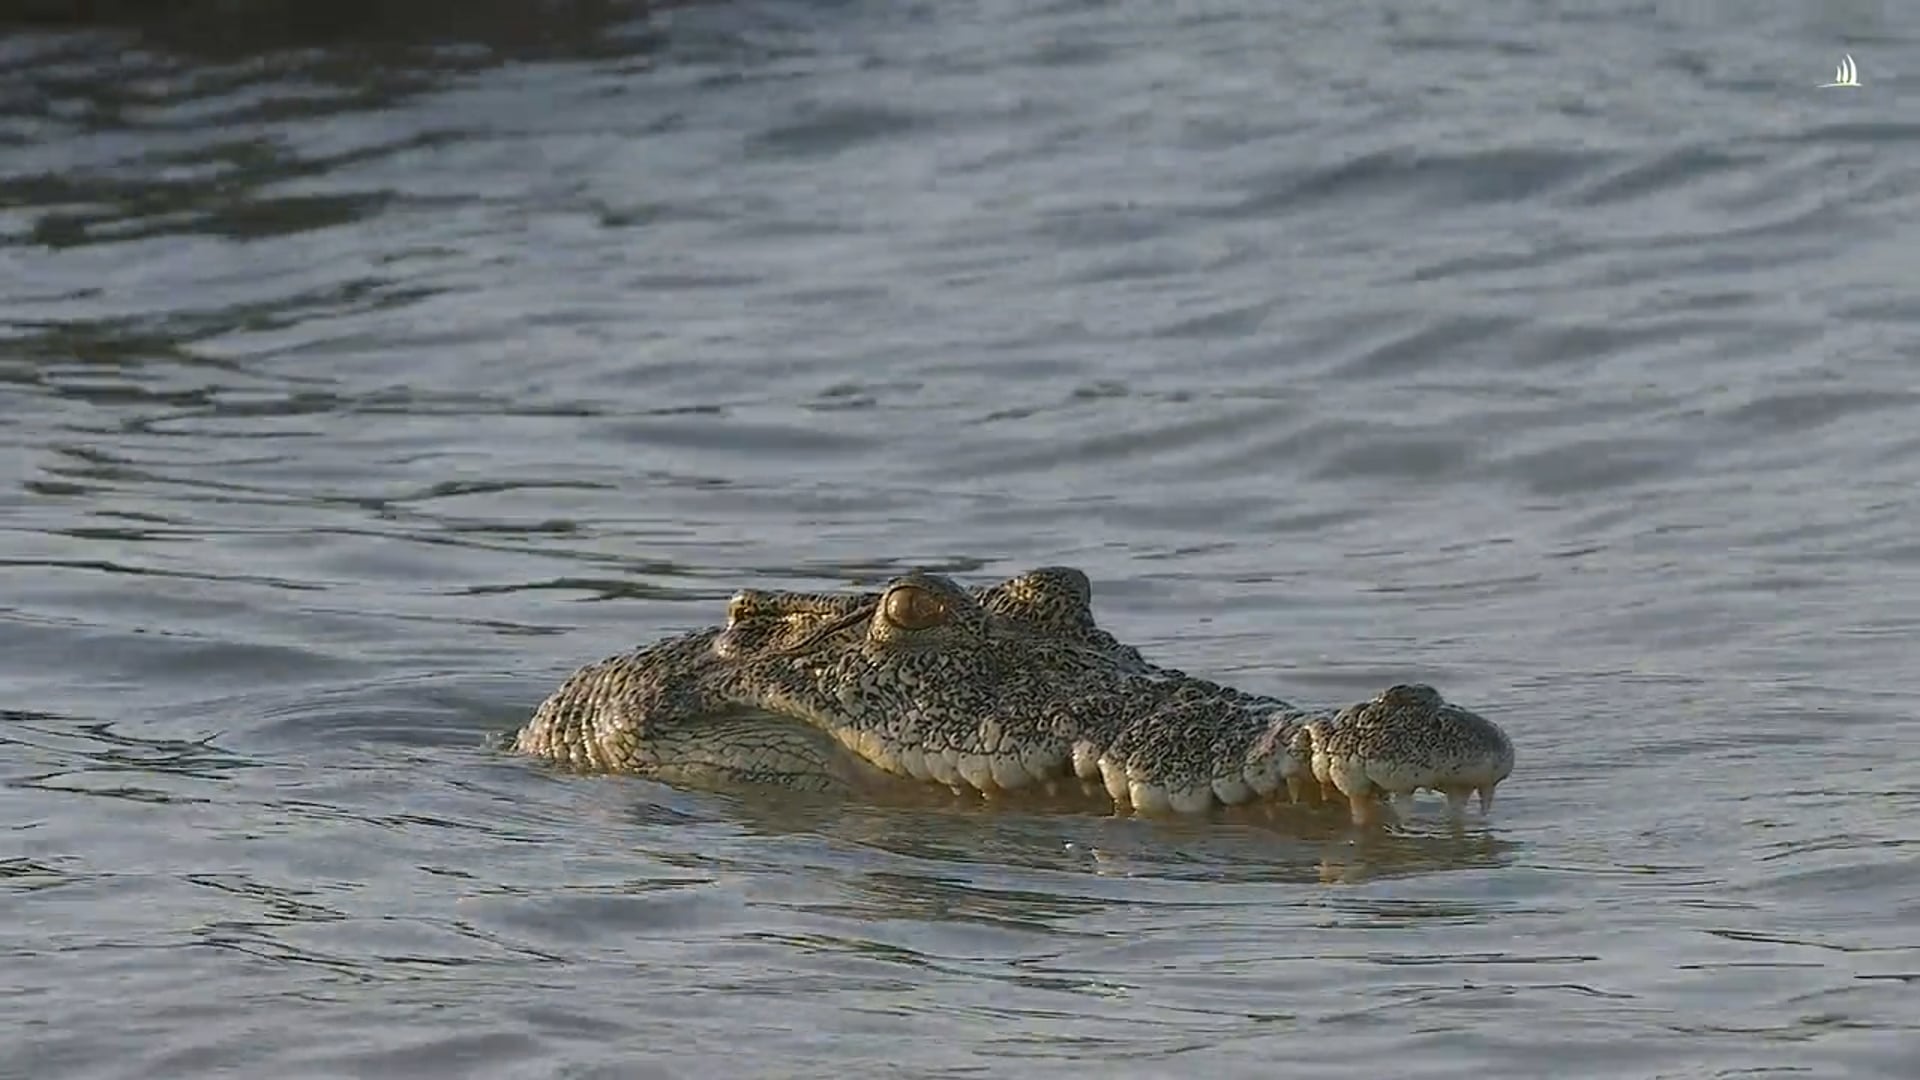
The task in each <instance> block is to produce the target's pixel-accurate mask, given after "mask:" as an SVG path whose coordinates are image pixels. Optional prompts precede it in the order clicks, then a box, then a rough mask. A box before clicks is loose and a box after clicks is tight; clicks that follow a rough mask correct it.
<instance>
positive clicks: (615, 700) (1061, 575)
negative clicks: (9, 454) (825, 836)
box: [515, 567, 1513, 821]
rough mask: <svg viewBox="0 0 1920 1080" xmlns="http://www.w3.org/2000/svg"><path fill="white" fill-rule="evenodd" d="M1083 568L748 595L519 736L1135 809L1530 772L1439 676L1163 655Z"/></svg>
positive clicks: (805, 779)
mask: <svg viewBox="0 0 1920 1080" xmlns="http://www.w3.org/2000/svg"><path fill="white" fill-rule="evenodd" d="M1091 599H1092V590H1091V588H1090V587H1089V585H1088V582H1087V577H1086V575H1085V574H1083V573H1081V572H1080V571H1078V570H1074V569H1071V568H1069V567H1043V568H1041V569H1038V570H1034V571H1031V572H1029V573H1026V574H1022V575H1020V576H1018V577H1014V578H1011V579H1008V580H1007V581H1003V582H1000V583H999V584H996V585H992V586H988V587H984V588H977V589H971V590H969V589H963V588H960V587H959V586H957V585H955V584H954V583H953V582H951V581H949V580H948V579H946V578H944V577H941V576H938V575H934V574H923V573H913V574H908V575H906V576H904V577H900V578H897V579H895V580H894V581H892V582H890V583H888V585H887V587H886V588H885V589H883V590H881V591H879V592H867V593H768V592H759V591H753V590H749V591H745V592H741V593H739V594H737V595H735V596H734V598H733V599H732V601H731V602H730V603H729V604H728V605H727V623H726V625H725V626H724V627H718V628H712V629H706V630H699V631H695V632H693V633H690V634H686V635H683V636H681V637H677V638H671V639H668V640H666V641H662V642H659V643H657V644H654V645H650V646H647V647H645V648H641V649H638V650H636V651H634V652H631V653H628V654H625V655H622V656H617V657H613V658H610V659H607V660H603V661H601V662H600V663H597V664H592V665H589V666H587V667H584V668H581V669H580V670H579V671H576V672H575V673H574V674H573V675H572V676H571V677H569V678H568V679H567V680H566V682H565V683H563V684H562V685H561V686H560V688H559V689H558V690H556V691H555V692H554V693H553V695H552V696H551V697H549V698H548V699H547V700H546V701H545V702H543V703H542V704H541V705H540V707H539V708H538V709H537V710H536V711H535V713H534V715H533V718H532V719H531V720H530V721H529V722H528V723H527V725H526V726H525V727H524V728H523V729H521V731H520V733H519V735H518V737H517V739H516V742H515V745H516V747H517V749H519V750H520V751H521V752H524V753H528V754H535V755H539V756H541V757H546V758H549V759H552V760H555V761H559V762H562V763H565V764H568V765H571V766H574V767H576V768H580V769H586V770H594V771H616V772H636V773H644V774H650V775H656V776H660V777H662V778H666V779H674V778H685V779H715V778H719V779H733V780H749V781H761V782H768V783H777V784H785V785H789V786H798V787H808V788H816V789H818V788H828V787H832V788H860V787H863V786H867V785H871V784H874V783H876V782H895V783H897V782H900V781H902V780H915V781H924V782H934V783H940V784H945V785H948V786H950V787H952V788H954V789H956V790H969V789H971V790H977V791H980V792H984V793H989V794H991V793H995V792H998V791H1003V790H1006V791H1010V790H1016V789H1022V788H1028V787H1033V786H1050V785H1053V784H1056V783H1057V782H1060V781H1071V780H1074V779H1076V778H1077V779H1078V780H1079V781H1082V782H1084V783H1085V785H1086V786H1087V787H1088V788H1090V789H1096V790H1103V791H1104V792H1105V794H1106V795H1107V796H1108V797H1110V798H1111V799H1112V800H1113V802H1114V804H1115V805H1116V806H1117V807H1120V808H1128V807H1131V808H1133V809H1134V810H1136V811H1143V812H1166V811H1173V812H1180V813H1194V812H1199V811H1203V810H1206V809H1207V808H1209V807H1211V806H1212V805H1214V804H1215V803H1216V802H1217V803H1225V804H1229V805H1231V804H1236V803H1243V802H1249V801H1252V800H1254V799H1259V798H1263V797H1268V796H1275V795H1277V794H1279V793H1282V792H1284V793H1286V795H1287V797H1290V798H1292V799H1294V800H1296V801H1298V800H1301V799H1308V800H1314V799H1317V798H1319V797H1321V796H1327V797H1336V798H1344V799H1345V800H1346V801H1347V802H1348V803H1349V804H1350V806H1351V808H1352V812H1353V815H1354V817H1355V820H1357V821H1371V820H1374V819H1375V817H1376V810H1377V808H1378V807H1379V805H1380V799H1381V797H1382V796H1388V795H1396V794H1410V793H1411V792H1413V791H1414V790H1416V789H1422V788H1424V789H1428V790H1433V791H1439V792H1441V793H1443V794H1445V795H1446V796H1447V799H1448V802H1449V805H1450V808H1451V809H1452V811H1453V812H1454V813H1455V814H1456V815H1457V814H1458V813H1460V812H1461V811H1462V810H1463V809H1464V807H1465V805H1466V802H1467V798H1468V796H1469V795H1471V794H1474V793H1478V794H1479V796H1480V803H1481V807H1482V809H1483V811H1484V810H1485V809H1486V808H1487V807H1488V806H1489V805H1490V803H1491V800H1492V796H1493V789H1494V786H1495V785H1496V784H1498V783H1499V782H1500V781H1502V780H1504V779H1505V778H1506V777H1507V775H1508V773H1510V772H1511V771H1512V770H1513V746H1512V743H1511V742H1509V741H1508V739H1507V736H1506V734H1505V733H1504V732H1502V731H1501V730H1500V728H1499V727H1498V726H1496V725H1495V724H1494V723H1492V722H1491V721H1489V720H1486V719H1485V718H1483V717H1480V716H1478V715H1476V714H1474V713H1472V712H1469V711H1467V710H1466V709H1463V708H1460V707H1459V706H1457V705H1453V704H1450V703H1448V702H1446V701H1444V700H1443V699H1442V698H1441V697H1440V695H1439V694H1438V693H1437V692H1435V691H1434V690H1433V689H1432V688H1431V687H1427V686H1421V685H1402V686H1395V687H1392V688H1390V689H1388V690H1386V691H1384V692H1383V693H1381V694H1380V695H1379V696H1377V697H1375V698H1373V699H1372V700H1370V701H1366V702H1361V703H1359V704H1356V705H1352V706H1349V707H1347V708H1344V709H1326V710H1317V711H1314V710H1304V709H1299V708H1296V707H1294V706H1292V705H1289V704H1287V703H1286V702H1284V701H1280V700H1279V699H1277V698H1272V697H1264V696H1260V695H1255V694H1248V693H1243V692H1241V691H1239V690H1234V689H1232V688H1230V687H1225V686H1220V685H1218V684H1216V683H1212V682H1208V681H1206V680H1204V679H1198V678H1194V677H1192V676H1190V675H1187V674H1185V673H1184V672H1180V671H1174V670H1171V669H1168V668H1162V667H1158V666H1156V665H1154V664H1152V663H1149V662H1148V661H1147V660H1145V659H1144V658H1142V657H1141V655H1140V653H1139V652H1138V651H1137V650H1135V649H1133V648H1132V647H1130V646H1127V645H1123V644H1121V643H1120V642H1119V641H1117V640H1116V639H1115V638H1114V637H1113V636H1112V635H1111V634H1108V633H1107V632H1106V631H1104V630H1101V629H1100V628H1099V627H1097V626H1096V625H1095V624H1094V620H1093V613H1092V609H1091V606H1090V605H1091Z"/></svg>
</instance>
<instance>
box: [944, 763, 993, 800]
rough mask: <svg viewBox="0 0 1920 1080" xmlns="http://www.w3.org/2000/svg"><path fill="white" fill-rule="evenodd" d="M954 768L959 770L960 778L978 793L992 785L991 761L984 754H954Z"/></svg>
mask: <svg viewBox="0 0 1920 1080" xmlns="http://www.w3.org/2000/svg"><path fill="white" fill-rule="evenodd" d="M953 764H954V767H955V768H956V769H958V770H959V772H960V778H961V779H962V780H965V781H966V782H967V783H968V784H970V785H972V786H973V787H974V788H976V789H977V790H980V791H986V790H988V789H990V788H992V787H993V786H994V785H993V761H992V760H991V759H990V758H988V757H987V755H985V754H956V755H955V757H954V762H953Z"/></svg>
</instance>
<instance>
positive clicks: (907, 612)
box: [880, 585, 947, 630]
mask: <svg viewBox="0 0 1920 1080" xmlns="http://www.w3.org/2000/svg"><path fill="white" fill-rule="evenodd" d="M880 608H881V611H882V613H883V614H885V615H886V617H887V621H888V622H890V623H892V624H893V625H895V626H897V627H899V628H900V629H902V630H925V629H927V628H928V627H930V626H938V625H939V624H941V623H943V622H945V621H947V600H946V598H945V597H943V596H941V595H939V594H938V593H935V592H933V591H932V590H930V589H923V588H921V587H919V586H918V585H900V586H896V587H895V588H894V589H892V590H891V591H889V592H888V593H887V599H886V600H885V602H883V603H882V604H881V605H880Z"/></svg>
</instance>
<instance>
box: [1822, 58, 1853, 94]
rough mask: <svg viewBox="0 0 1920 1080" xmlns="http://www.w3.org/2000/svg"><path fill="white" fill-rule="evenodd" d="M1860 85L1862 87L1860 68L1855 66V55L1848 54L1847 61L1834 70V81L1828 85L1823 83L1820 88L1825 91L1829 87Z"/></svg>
mask: <svg viewBox="0 0 1920 1080" xmlns="http://www.w3.org/2000/svg"><path fill="white" fill-rule="evenodd" d="M1859 85H1860V68H1859V67H1858V66H1857V65H1855V64H1854V62H1853V54H1852V53H1848V54H1847V58H1846V59H1845V60H1842V61H1840V66H1839V67H1838V68H1835V69H1834V72H1833V81H1832V82H1827V83H1821V84H1820V87H1821V88H1822V89H1825V88H1826V87H1829V86H1859Z"/></svg>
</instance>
